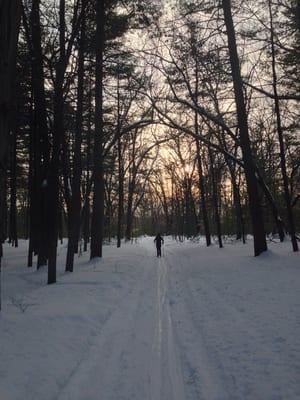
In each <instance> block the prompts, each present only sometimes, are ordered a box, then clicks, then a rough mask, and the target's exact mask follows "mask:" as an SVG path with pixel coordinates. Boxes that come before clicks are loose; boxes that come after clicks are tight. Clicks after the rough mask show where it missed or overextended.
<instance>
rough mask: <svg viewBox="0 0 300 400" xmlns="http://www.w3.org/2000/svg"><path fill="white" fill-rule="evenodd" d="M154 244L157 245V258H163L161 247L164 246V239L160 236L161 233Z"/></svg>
mask: <svg viewBox="0 0 300 400" xmlns="http://www.w3.org/2000/svg"><path fill="white" fill-rule="evenodd" d="M154 243H155V244H156V252H157V257H161V245H162V244H164V239H163V238H162V237H161V236H160V233H158V234H157V235H156V238H155V239H154Z"/></svg>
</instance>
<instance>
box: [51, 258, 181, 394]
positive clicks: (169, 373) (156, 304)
mask: <svg viewBox="0 0 300 400" xmlns="http://www.w3.org/2000/svg"><path fill="white" fill-rule="evenodd" d="M124 300H125V301H124V302H122V303H121V305H120V307H119V308H118V309H117V310H115V311H114V312H113V313H112V314H111V315H110V317H109V318H108V319H107V321H106V322H105V324H104V326H103V328H102V329H101V331H100V332H99V335H98V336H97V338H96V339H95V341H94V343H93V344H92V346H91V347H90V349H89V351H88V352H87V353H86V354H85V355H84V357H83V359H82V360H81V361H80V363H79V364H78V365H76V368H75V370H74V371H72V373H71V375H70V376H69V378H68V380H67V381H66V382H65V383H64V385H63V387H61V388H60V390H59V394H58V396H57V397H56V399H57V400H71V399H72V400H77V399H82V398H87V399H98V398H99V399H102V396H101V393H105V400H106V399H107V400H119V399H124V400H125V399H126V400H127V399H128V400H130V399H149V400H160V399H172V400H184V399H185V395H184V384H183V377H182V374H181V366H180V359H179V357H178V350H177V347H176V342H175V339H174V335H173V323H172V317H171V313H170V305H169V299H168V267H167V264H166V262H165V259H163V258H162V259H160V258H159V259H156V258H153V256H152V255H151V256H148V257H147V258H146V259H145V262H144V274H143V279H142V280H141V281H140V282H139V285H138V287H136V288H134V289H133V290H132V292H131V293H130V294H129V295H128V297H127V298H126V299H124ZM112 371H114V374H113V375H112V374H111V372H112Z"/></svg>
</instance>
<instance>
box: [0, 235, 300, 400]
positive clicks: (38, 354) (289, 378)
mask: <svg viewBox="0 0 300 400" xmlns="http://www.w3.org/2000/svg"><path fill="white" fill-rule="evenodd" d="M6 253H7V256H6V263H5V268H4V273H3V287H4V307H3V308H4V310H3V312H2V314H1V317H0V335H1V336H0V354H1V359H0V399H1V400H6V399H7V400H41V399H43V400H48V399H49V400H50V399H57V400H134V399H136V400H144V399H145V400H146V399H149V400H196V399H197V400H198V399H200V400H201V399H203V400H227V399H228V400H234V399H241V400H244V399H249V400H250V399H251V400H252V399H253V400H260V399H262V400H271V399H272V400H273V399H274V400H275V399H278V400H279V399H282V400H289V399H291V400H297V399H299V398H300V312H299V310H300V292H299V290H300V289H299V288H300V271H299V266H298V262H299V255H295V254H292V253H291V252H290V249H289V247H288V246H286V245H285V244H284V245H273V247H272V250H271V251H270V252H268V253H267V254H265V255H263V256H262V257H260V258H254V257H252V256H251V248H250V245H249V246H248V245H247V246H242V245H236V246H233V245H230V244H228V245H227V246H226V248H225V249H223V250H220V249H218V248H217V247H212V248H210V249H207V248H205V247H204V246H201V245H199V244H191V243H185V244H179V243H176V242H172V241H171V240H166V244H165V246H164V250H163V257H162V258H156V257H155V249H154V244H153V238H145V239H142V240H139V242H138V243H136V244H127V245H126V246H124V247H123V248H121V249H116V248H114V247H112V246H109V247H107V248H105V257H104V259H103V260H100V261H94V262H88V261H87V258H86V257H82V258H81V259H79V265H78V266H77V268H75V272H74V273H73V274H65V273H63V272H61V273H60V274H59V276H58V283H57V284H56V285H51V286H46V285H45V284H44V282H45V271H38V272H36V271H34V270H26V269H24V268H23V267H22V269H21V265H22V262H23V263H24V260H25V247H24V248H23V249H22V248H21V249H20V250H18V252H17V257H16V253H15V250H12V249H6ZM22 255H23V257H24V259H23V258H22ZM64 256H65V247H64V246H62V247H61V248H60V260H61V264H62V265H63V259H64ZM21 261H22V262H21Z"/></svg>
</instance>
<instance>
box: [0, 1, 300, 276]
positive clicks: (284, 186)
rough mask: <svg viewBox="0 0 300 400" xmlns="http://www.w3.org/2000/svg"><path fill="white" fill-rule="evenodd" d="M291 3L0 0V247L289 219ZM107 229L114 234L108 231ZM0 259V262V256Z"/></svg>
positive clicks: (242, 234)
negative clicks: (23, 240) (26, 242)
mask: <svg viewBox="0 0 300 400" xmlns="http://www.w3.org/2000/svg"><path fill="white" fill-rule="evenodd" d="M299 101H300V2H299V0H276V1H274V0H265V1H260V0H249V1H238V0H205V1H203V0H202V1H200V0H199V1H189V0H169V1H167V0H165V1H163V0H155V1H151V2H147V1H143V0H124V1H121V0H72V1H71V0H53V1H45V0H0V243H1V249H0V259H1V258H2V256H3V253H2V252H3V246H2V244H3V243H4V242H5V241H8V242H9V243H10V244H11V245H12V246H15V247H17V246H18V239H27V240H28V260H27V265H28V267H33V265H36V267H37V268H40V267H42V266H45V265H47V266H48V283H54V282H55V281H56V260H57V243H58V240H62V239H63V238H67V239H68V241H67V243H68V249H67V257H66V265H65V268H66V271H73V267H74V259H75V254H78V253H81V252H82V251H89V252H90V257H91V258H95V257H102V246H103V244H104V243H106V242H109V241H111V240H112V239H113V238H114V239H115V241H116V246H117V247H120V246H121V243H122V239H125V240H132V239H133V238H135V237H137V236H139V235H143V234H149V235H153V234H154V233H157V232H158V231H160V232H161V233H163V234H169V235H173V236H175V237H177V238H179V239H180V240H181V239H182V238H184V237H189V238H193V237H196V236H197V235H199V234H201V235H204V236H205V238H206V244H207V246H209V245H210V244H211V243H212V242H213V241H216V243H218V245H219V246H220V247H222V246H223V241H224V237H227V236H230V237H234V238H235V240H241V241H245V240H246V236H247V234H248V235H249V234H251V235H253V243H254V255H255V256H258V255H259V254H261V253H262V252H264V251H265V250H266V249H267V240H268V239H271V240H273V238H277V237H278V240H280V241H283V240H291V250H294V251H297V250H298V241H299V237H298V238H297V232H299V230H300V151H299V148H300V141H299V140H300V138H299V127H300V124H299ZM115 241H114V242H113V243H115ZM0 265H1V264H0Z"/></svg>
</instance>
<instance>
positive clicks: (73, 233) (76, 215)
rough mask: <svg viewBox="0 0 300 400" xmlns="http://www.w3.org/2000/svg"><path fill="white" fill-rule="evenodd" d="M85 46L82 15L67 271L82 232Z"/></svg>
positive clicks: (71, 267)
mask: <svg viewBox="0 0 300 400" xmlns="http://www.w3.org/2000/svg"><path fill="white" fill-rule="evenodd" d="M84 46H85V16H84V15H82V21H81V32H80V39H79V49H78V88H77V109H76V130H75V148H74V166H73V182H72V194H71V204H70V215H69V219H68V231H69V232H68V233H69V235H68V236H69V240H68V250H67V260H66V271H70V272H72V271H73V265H74V254H75V253H76V252H77V248H78V240H79V233H80V210H81V192H80V185H81V172H82V166H81V143H82V119H83V118H82V114H83V94H84V87H83V85H84Z"/></svg>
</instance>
